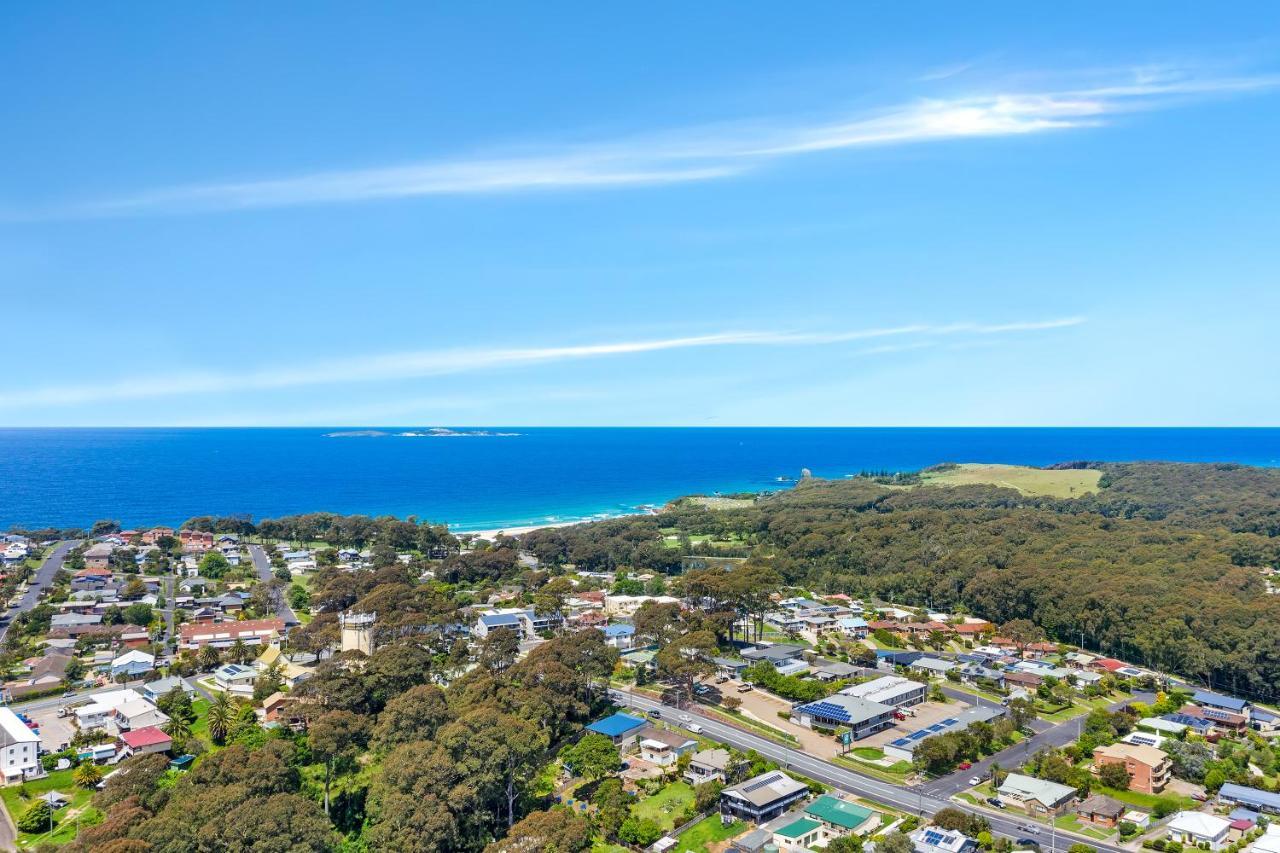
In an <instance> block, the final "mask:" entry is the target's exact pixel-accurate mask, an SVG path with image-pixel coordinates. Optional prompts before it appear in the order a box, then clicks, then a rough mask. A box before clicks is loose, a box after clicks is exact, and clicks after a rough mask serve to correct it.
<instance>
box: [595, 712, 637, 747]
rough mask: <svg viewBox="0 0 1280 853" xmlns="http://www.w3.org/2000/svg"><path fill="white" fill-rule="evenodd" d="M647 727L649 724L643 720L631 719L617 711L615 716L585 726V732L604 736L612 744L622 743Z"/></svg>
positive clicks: (631, 717)
mask: <svg viewBox="0 0 1280 853" xmlns="http://www.w3.org/2000/svg"><path fill="white" fill-rule="evenodd" d="M647 725H649V722H648V721H647V720H645V719H644V718H642V717H633V716H631V715H630V714H624V713H622V712H621V711H619V712H618V713H616V714H612V715H610V716H608V717H605V718H604V719H603V720H596V721H595V722H594V723H591V724H590V725H588V726H587V731H589V732H595V733H596V734H599V735H604V736H605V737H607V738H609V739H610V740H612V741H613V742H614V743H624V742H625V741H627V740H628V739H629V738H631V737H634V736H635V735H636V734H637V733H639V731H640V730H641V729H643V728H644V727H645V726H647Z"/></svg>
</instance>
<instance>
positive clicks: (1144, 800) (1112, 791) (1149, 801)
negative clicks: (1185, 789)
mask: <svg viewBox="0 0 1280 853" xmlns="http://www.w3.org/2000/svg"><path fill="white" fill-rule="evenodd" d="M1093 789H1094V793H1103V794H1106V795H1107V796H1108V797H1111V798H1112V799H1115V800H1119V801H1120V802H1122V803H1128V804H1129V805H1131V806H1137V807H1138V808H1140V809H1143V810H1144V811H1148V812H1149V811H1151V810H1152V809H1154V808H1155V807H1156V803H1158V802H1160V801H1161V800H1171V801H1174V802H1176V803H1177V804H1178V809H1179V810H1183V809H1195V808H1196V807H1197V806H1198V805H1199V804H1198V803H1196V801H1195V800H1193V799H1191V798H1190V797H1180V796H1178V795H1177V794H1143V793H1141V792H1139V791H1121V790H1118V789H1116V788H1108V787H1107V786H1105V785H1099V784H1097V783H1096V782H1095V783H1094V785H1093Z"/></svg>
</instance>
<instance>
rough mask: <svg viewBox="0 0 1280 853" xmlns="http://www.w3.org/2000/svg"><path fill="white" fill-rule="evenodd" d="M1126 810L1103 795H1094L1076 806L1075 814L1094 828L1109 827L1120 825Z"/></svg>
mask: <svg viewBox="0 0 1280 853" xmlns="http://www.w3.org/2000/svg"><path fill="white" fill-rule="evenodd" d="M1127 808H1128V806H1126V805H1125V804H1124V803H1122V802H1120V801H1119V800H1113V799H1112V798H1111V797H1108V796H1106V795H1104V794H1094V795H1093V796H1091V797H1089V799H1087V800H1085V801H1084V802H1082V803H1080V804H1079V805H1078V806H1076V814H1077V815H1079V816H1080V820H1083V821H1086V822H1088V823H1091V824H1093V825H1094V826H1108V827H1111V826H1116V825H1118V824H1119V823H1120V820H1121V818H1122V816H1123V815H1124V812H1125V809H1127Z"/></svg>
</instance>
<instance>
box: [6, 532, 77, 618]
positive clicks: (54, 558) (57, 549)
mask: <svg viewBox="0 0 1280 853" xmlns="http://www.w3.org/2000/svg"><path fill="white" fill-rule="evenodd" d="M79 544H80V540H78V539H72V540H70V541H67V542H59V543H58V544H57V545H55V546H54V548H53V553H51V554H50V555H49V558H48V559H47V560H45V561H44V563H42V564H41V565H40V568H38V569H36V576H35V578H33V579H32V581H31V583H30V585H29V586H28V587H27V591H26V592H25V593H23V595H22V600H21V601H20V602H18V605H17V606H16V607H14V608H13V609H11V610H10V611H9V613H8V616H9V621H7V622H5V624H4V626H3V627H2V628H0V642H3V641H4V638H5V636H6V635H7V634H8V633H9V625H10V624H12V621H13V617H14V616H17V615H18V614H19V613H26V612H27V611H28V610H31V609H32V608H33V607H35V606H36V604H37V603H38V602H39V601H40V594H41V593H42V592H44V591H45V589H46V588H48V586H49V584H51V583H53V576H54V575H56V574H57V573H58V570H59V569H61V568H62V563H63V561H64V560H66V559H67V554H68V553H69V552H70V551H71V549H72V548H74V547H76V546H77V545H79Z"/></svg>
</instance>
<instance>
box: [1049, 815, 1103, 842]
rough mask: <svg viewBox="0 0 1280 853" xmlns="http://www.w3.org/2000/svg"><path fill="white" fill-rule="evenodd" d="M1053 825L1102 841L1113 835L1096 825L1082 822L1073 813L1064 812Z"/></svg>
mask: <svg viewBox="0 0 1280 853" xmlns="http://www.w3.org/2000/svg"><path fill="white" fill-rule="evenodd" d="M1053 825H1054V826H1056V827H1058V829H1065V830H1067V831H1068V832H1076V833H1079V834H1080V835H1087V836H1089V837H1090V838H1096V839H1098V840H1099V841H1102V840H1104V839H1107V838H1110V837H1111V833H1110V832H1104V831H1102V830H1101V829H1099V828H1097V827H1095V826H1090V825H1089V824H1087V823H1081V822H1080V819H1079V818H1078V817H1077V816H1076V815H1073V814H1064V815H1063V816H1062V817H1060V818H1058V819H1057V820H1055V821H1054V822H1053Z"/></svg>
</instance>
